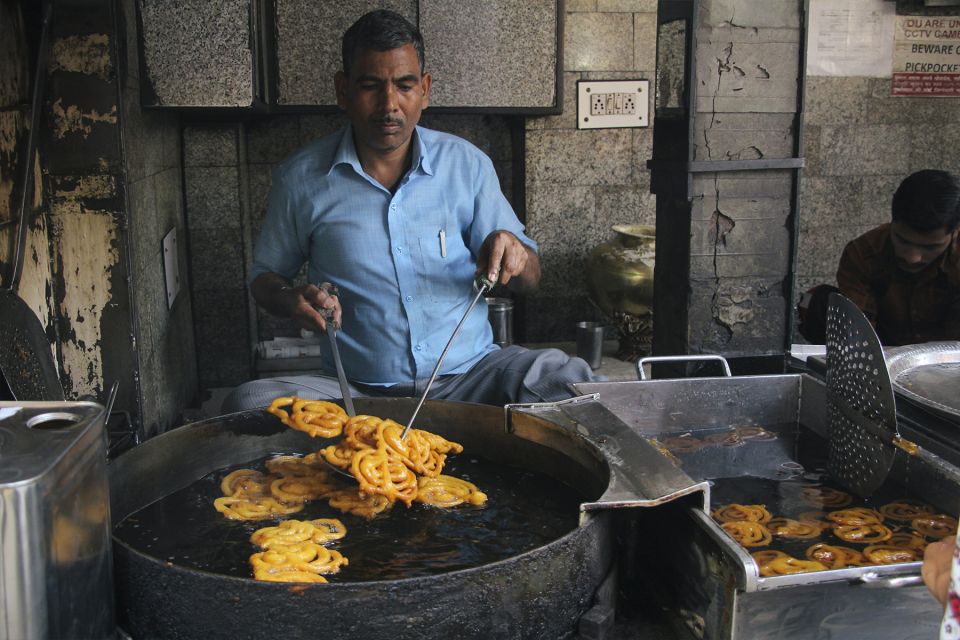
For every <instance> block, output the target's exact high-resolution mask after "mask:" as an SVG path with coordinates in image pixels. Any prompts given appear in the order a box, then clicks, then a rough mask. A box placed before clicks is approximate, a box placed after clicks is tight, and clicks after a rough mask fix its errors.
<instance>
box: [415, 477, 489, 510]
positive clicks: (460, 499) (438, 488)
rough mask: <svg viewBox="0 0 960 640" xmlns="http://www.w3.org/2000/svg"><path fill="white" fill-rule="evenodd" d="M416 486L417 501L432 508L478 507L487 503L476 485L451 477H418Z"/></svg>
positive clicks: (483, 494) (485, 496) (485, 497)
mask: <svg viewBox="0 0 960 640" xmlns="http://www.w3.org/2000/svg"><path fill="white" fill-rule="evenodd" d="M418 484H419V491H418V492H417V501H418V502H422V503H424V504H429V505H431V506H434V507H456V506H457V505H461V504H464V503H466V504H472V505H474V506H476V507H479V506H481V505H483V504H484V503H485V502H486V501H487V494H485V493H484V492H482V491H480V490H479V489H477V485H475V484H473V483H472V482H467V481H466V480H461V479H460V478H454V477H453V476H444V475H440V476H437V477H436V478H427V477H420V478H419V479H418Z"/></svg>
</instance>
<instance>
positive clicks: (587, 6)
mask: <svg viewBox="0 0 960 640" xmlns="http://www.w3.org/2000/svg"><path fill="white" fill-rule="evenodd" d="M564 4H565V5H566V10H567V13H572V12H575V11H596V10H597V0H567V1H566V2H565V3H564Z"/></svg>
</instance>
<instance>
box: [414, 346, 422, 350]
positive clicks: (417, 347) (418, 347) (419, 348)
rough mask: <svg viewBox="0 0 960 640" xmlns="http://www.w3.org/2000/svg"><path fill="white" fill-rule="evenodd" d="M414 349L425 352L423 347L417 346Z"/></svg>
mask: <svg viewBox="0 0 960 640" xmlns="http://www.w3.org/2000/svg"><path fill="white" fill-rule="evenodd" d="M414 349H416V350H417V351H423V347H421V346H420V345H417V346H415V347H414Z"/></svg>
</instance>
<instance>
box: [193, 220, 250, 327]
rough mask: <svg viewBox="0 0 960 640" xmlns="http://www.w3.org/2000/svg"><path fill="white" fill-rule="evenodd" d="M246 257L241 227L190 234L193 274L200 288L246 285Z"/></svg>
mask: <svg viewBox="0 0 960 640" xmlns="http://www.w3.org/2000/svg"><path fill="white" fill-rule="evenodd" d="M243 260H244V255H243V237H242V235H241V233H240V227H239V226H234V227H220V228H219V229H218V230H217V233H209V231H208V230H206V229H198V230H196V231H195V232H194V233H191V234H190V277H191V280H192V282H193V286H194V288H196V289H215V288H217V287H236V286H238V285H241V286H242V285H243V284H244V283H245V278H244V277H243V274H244V264H243ZM237 312H238V313H239V309H238V310H237Z"/></svg>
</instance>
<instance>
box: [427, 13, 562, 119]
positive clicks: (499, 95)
mask: <svg viewBox="0 0 960 640" xmlns="http://www.w3.org/2000/svg"><path fill="white" fill-rule="evenodd" d="M417 6H418V10H419V20H420V29H421V31H422V32H423V38H424V41H425V43H426V45H427V51H428V55H429V57H428V60H432V62H431V63H430V69H431V71H432V73H433V78H434V83H435V84H434V86H433V89H432V91H431V102H432V103H433V104H435V105H437V106H461V105H473V106H478V107H528V106H538V107H551V106H554V105H555V104H556V97H557V96H556V76H557V73H556V70H557V3H556V0H486V1H485V2H460V1H459V0H420V2H419V3H418V4H417ZM572 15H577V14H572ZM504 60H510V61H511V62H510V64H504V63H503V61H504Z"/></svg>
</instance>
